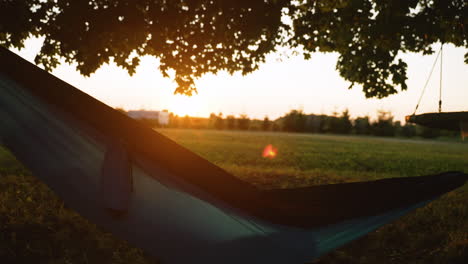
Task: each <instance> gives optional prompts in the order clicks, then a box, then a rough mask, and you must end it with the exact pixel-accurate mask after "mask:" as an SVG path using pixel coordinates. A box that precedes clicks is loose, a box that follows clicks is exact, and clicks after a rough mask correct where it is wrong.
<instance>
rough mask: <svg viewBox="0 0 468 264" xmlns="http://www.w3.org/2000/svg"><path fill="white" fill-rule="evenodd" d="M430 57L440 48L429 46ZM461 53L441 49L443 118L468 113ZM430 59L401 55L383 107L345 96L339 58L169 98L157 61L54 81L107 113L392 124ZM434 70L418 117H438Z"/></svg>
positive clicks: (201, 86)
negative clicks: (403, 71) (388, 118)
mask: <svg viewBox="0 0 468 264" xmlns="http://www.w3.org/2000/svg"><path fill="white" fill-rule="evenodd" d="M40 43H41V41H40V40H39V39H30V40H28V41H27V43H26V48H25V49H22V50H21V51H16V50H15V52H17V53H18V54H20V55H21V56H22V57H24V58H26V59H28V60H30V61H32V60H33V58H34V56H35V54H36V53H37V52H38V50H39V48H40ZM434 47H435V48H436V49H438V48H439V47H440V44H439V45H435V46H434ZM466 51H467V50H466V49H463V48H455V47H454V46H453V45H445V46H444V57H443V62H444V66H443V110H444V111H468V65H466V64H464V62H463V56H464V54H465V52H466ZM435 56H436V54H433V55H430V56H422V55H421V54H413V53H412V54H404V55H402V56H401V57H402V58H403V59H404V60H405V61H406V62H407V63H408V81H407V84H408V90H407V91H405V92H401V93H399V94H397V95H393V96H390V97H388V98H385V99H380V100H379V99H366V98H365V97H364V93H363V92H362V90H361V87H360V86H358V85H355V86H354V88H353V89H352V90H348V89H347V88H348V87H349V83H348V82H346V81H344V80H343V79H342V78H341V77H340V76H339V74H338V72H337V71H336V70H335V64H336V59H337V57H338V55H337V54H323V53H316V54H315V55H314V56H313V57H312V59H311V60H309V61H305V60H303V59H302V58H301V57H299V56H296V57H290V58H283V59H282V60H281V61H280V60H279V58H280V56H279V55H278V54H272V55H271V56H269V57H268V59H267V62H266V63H265V64H264V65H262V66H261V68H260V70H258V71H256V72H254V73H252V74H249V75H247V76H242V75H240V74H235V75H233V76H231V75H229V74H227V73H219V74H217V75H206V76H204V77H202V78H201V79H199V80H198V81H197V82H196V85H197V88H198V91H199V93H198V95H194V96H192V97H185V96H180V95H174V94H173V91H174V89H175V87H176V84H175V83H174V82H173V81H172V80H171V79H167V78H163V77H162V75H161V74H160V73H159V71H158V69H157V67H158V64H157V60H156V59H154V58H151V57H144V58H143V59H142V63H141V65H140V66H139V67H138V69H137V72H136V74H135V75H134V76H132V77H130V76H129V75H128V74H127V72H126V71H125V70H122V69H120V68H118V67H117V66H115V65H106V66H104V67H102V68H101V69H99V70H98V71H97V72H96V73H94V74H93V75H91V77H89V78H86V77H83V76H81V75H80V74H79V73H78V72H77V71H75V67H74V65H67V64H63V65H62V66H60V67H58V68H57V69H55V70H54V71H53V74H54V75H56V76H57V77H59V78H60V79H62V80H64V81H66V82H68V83H70V84H72V85H73V86H75V87H77V88H79V89H81V90H82V91H84V92H86V93H88V94H90V95H92V96H93V97H95V98H97V99H99V100H101V101H103V102H104V103H106V104H108V105H110V106H113V107H122V108H125V109H127V110H130V109H154V110H162V109H168V110H169V111H171V112H174V113H176V114H178V115H187V114H188V115H191V116H202V117H207V116H209V114H210V113H212V112H214V113H219V112H222V113H223V114H224V116H226V115H231V114H232V115H240V114H247V115H248V116H250V117H253V118H263V117H265V116H268V117H270V119H275V118H277V117H280V116H281V115H283V114H284V113H286V112H288V111H289V110H291V109H303V110H304V112H306V113H316V114H322V113H323V114H332V113H333V112H341V111H343V110H345V109H346V108H347V109H349V111H350V113H351V115H352V116H353V117H356V116H363V115H370V116H371V117H374V116H375V114H376V112H377V111H378V110H387V111H392V112H393V114H394V116H395V119H397V120H404V116H405V115H408V114H412V113H413V111H414V108H415V106H416V103H417V100H418V98H419V96H420V94H421V91H422V88H423V86H424V83H425V81H426V79H427V77H428V75H429V71H430V69H431V66H432V64H433V62H434V59H435ZM438 90H439V66H438V65H437V66H436V68H435V70H434V73H433V75H432V78H431V80H430V82H429V85H428V87H427V90H426V93H425V95H424V98H423V100H422V103H421V105H420V107H419V110H418V112H419V113H422V112H435V111H437V109H438V93H439V91H438Z"/></svg>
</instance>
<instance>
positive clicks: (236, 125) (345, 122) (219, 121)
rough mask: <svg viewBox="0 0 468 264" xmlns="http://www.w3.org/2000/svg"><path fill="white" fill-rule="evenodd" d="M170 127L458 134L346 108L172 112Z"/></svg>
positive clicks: (380, 113) (392, 134)
mask: <svg viewBox="0 0 468 264" xmlns="http://www.w3.org/2000/svg"><path fill="white" fill-rule="evenodd" d="M141 121H143V122H145V123H147V124H148V125H150V126H152V127H160V125H158V122H155V121H154V120H146V119H145V120H141ZM165 127H169V128H190V129H216V130H240V131H272V132H281V131H282V132H296V133H320V134H342V135H368V136H381V137H408V138H411V137H423V138H437V137H440V136H445V137H456V136H458V133H457V132H452V131H445V130H438V129H430V128H426V127H422V126H417V125H414V124H409V123H406V124H405V125H402V124H401V122H400V121H395V120H394V117H393V115H392V113H391V112H388V111H378V113H377V119H375V120H373V119H371V118H370V117H369V116H360V117H356V118H351V116H350V113H349V111H348V110H347V109H346V110H344V111H343V112H341V113H336V112H335V113H333V114H332V115H325V114H321V115H317V114H306V113H304V112H303V111H302V110H291V111H289V112H288V113H286V114H285V115H283V116H282V117H280V118H278V119H276V120H270V119H269V118H268V117H267V116H266V117H265V118H264V119H263V120H259V119H251V118H249V116H248V115H246V114H241V115H239V116H234V115H228V116H224V115H223V114H222V113H218V114H215V113H212V114H211V115H210V117H209V118H203V117H190V116H178V115H175V114H173V113H170V114H169V124H168V125H167V126H165Z"/></svg>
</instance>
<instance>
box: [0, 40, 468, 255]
mask: <svg viewBox="0 0 468 264" xmlns="http://www.w3.org/2000/svg"><path fill="white" fill-rule="evenodd" d="M0 143H1V144H3V145H4V146H6V147H7V148H8V149H10V151H11V152H12V153H13V154H14V155H15V156H16V157H17V159H18V160H19V161H21V162H22V163H23V164H25V165H26V166H27V167H28V168H29V169H30V170H31V171H32V172H33V174H34V175H35V176H37V177H38V178H39V179H41V180H42V181H43V182H45V183H46V184H47V185H48V186H49V187H50V188H51V189H52V190H53V191H54V192H56V193H57V194H58V195H59V196H60V197H61V198H62V199H63V200H64V201H65V203H67V205H68V206H70V207H71V208H73V209H75V210H76V211H77V212H79V213H80V214H81V215H83V216H84V217H86V218H88V219H90V220H91V221H92V222H94V223H96V224H98V225H99V226H100V227H102V228H104V229H105V230H108V231H110V232H112V233H114V234H115V235H116V236H118V237H121V238H124V239H126V240H127V241H129V242H130V243H132V244H134V245H136V246H138V247H140V248H143V249H144V250H145V251H147V252H148V253H149V254H150V255H153V256H155V257H157V258H159V259H160V260H161V261H162V262H163V263H187V262H192V263H304V262H307V261H310V260H312V259H314V258H317V257H319V256H321V255H323V254H325V253H327V252H329V251H331V250H333V249H336V248H337V247H339V246H341V245H343V244H346V243H348V242H350V241H352V240H355V239H357V238H359V237H361V236H363V235H365V234H367V233H368V232H371V231H372V230H375V229H377V228H379V227H380V226H382V225H384V224H386V223H388V222H390V221H393V220H395V219H397V218H399V217H401V216H402V215H404V214H406V213H408V212H409V211H411V210H413V209H415V208H418V207H421V206H423V205H425V204H426V203H428V202H430V201H432V200H434V199H436V198H437V197H439V196H440V195H442V194H444V193H446V192H448V191H451V190H453V189H455V188H457V187H459V186H461V185H463V184H464V183H465V181H466V180H467V175H466V174H463V173H461V172H446V173H442V174H438V175H430V176H421V177H411V178H395V179H384V180H377V181H371V182H357V183H346V184H333V185H323V186H313V187H306V188H299V189H281V190H259V189H257V188H255V187H254V186H252V185H249V184H248V183H246V182H243V181H241V180H239V179H238V178H236V177H234V176H232V175H230V174H229V173H227V172H226V171H224V170H223V169H221V168H219V167H217V166H215V165H213V164H212V163H210V162H208V161H206V160H205V159H203V158H201V157H199V156H197V155H196V154H194V153H192V152H191V151H189V150H187V149H185V148H183V147H181V146H180V145H178V144H177V143H175V142H173V141H171V140H170V139H168V138H166V137H164V136H162V135H161V134H159V133H157V132H155V131H154V130H152V129H150V128H149V127H146V126H144V125H142V124H140V123H139V122H137V121H135V120H132V119H131V118H129V117H127V116H126V115H124V114H122V113H119V112H118V111H115V110H114V109H112V108H110V107H108V106H106V105H105V104H103V103H101V102H99V101H97V100H95V99H93V98H92V97H90V96H88V95H87V94H85V93H83V92H81V91H79V90H78V89H75V88H74V87H72V86H70V85H69V84H67V83H65V82H63V81H61V80H59V79H57V78H55V77H54V76H52V75H51V74H49V73H47V72H45V71H43V70H41V69H39V68H38V67H36V66H34V65H33V64H30V63H29V62H27V61H25V60H23V59H22V58H20V57H19V56H17V55H15V54H13V53H11V52H10V51H8V50H6V49H4V48H0Z"/></svg>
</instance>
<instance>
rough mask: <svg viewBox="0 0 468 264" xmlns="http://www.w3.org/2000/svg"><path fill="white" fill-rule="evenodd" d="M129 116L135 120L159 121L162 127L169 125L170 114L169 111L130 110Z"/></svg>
mask: <svg viewBox="0 0 468 264" xmlns="http://www.w3.org/2000/svg"><path fill="white" fill-rule="evenodd" d="M127 115H128V116H129V117H131V118H134V119H151V120H158V123H159V124H160V125H168V124H169V113H168V112H167V110H163V111H148V110H130V111H128V112H127Z"/></svg>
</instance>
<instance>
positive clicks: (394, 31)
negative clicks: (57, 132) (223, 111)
mask: <svg viewBox="0 0 468 264" xmlns="http://www.w3.org/2000/svg"><path fill="white" fill-rule="evenodd" d="M467 27H468V2H466V0H392V1H389V0H320V1H319V0H236V1H232V0H187V1H184V0H114V1H113V0H87V1H76V0H3V1H1V2H0V45H3V46H6V47H17V48H21V47H23V44H24V41H25V40H26V39H27V38H29V37H31V36H35V37H44V43H43V46H42V48H41V50H40V52H39V54H38V55H37V56H36V58H35V62H36V63H38V64H41V65H43V66H44V67H45V69H46V70H51V69H53V68H54V67H56V66H57V65H58V64H59V63H60V61H61V59H64V60H65V61H66V62H69V63H72V62H75V63H77V70H78V71H79V72H80V73H81V74H83V75H85V76H88V75H90V74H92V73H93V72H95V71H96V70H97V69H98V68H99V67H100V66H102V65H103V64H105V63H109V62H110V61H112V60H113V61H114V62H115V63H116V64H117V65H119V66H121V67H123V68H124V69H126V70H127V71H128V73H129V74H133V73H134V72H135V68H136V67H137V66H138V64H139V61H140V60H139V57H140V56H143V55H151V56H154V57H156V58H158V59H159V61H160V66H159V70H160V71H161V72H162V73H163V75H164V76H166V77H168V76H169V72H170V71H171V70H173V71H174V73H175V74H174V77H173V78H174V79H175V81H176V82H177V84H178V87H177V89H176V91H175V92H176V93H182V94H188V95H190V94H192V93H193V92H196V87H195V85H194V81H195V79H196V78H198V77H200V76H202V75H203V74H206V73H216V72H218V71H221V70H226V71H228V72H229V73H234V72H239V71H240V72H241V73H242V74H248V73H250V72H252V71H254V70H256V69H258V67H259V66H260V65H261V63H263V62H264V61H265V57H266V55H267V54H269V53H272V52H274V51H275V50H276V49H277V48H278V47H289V48H291V49H294V50H296V51H298V52H300V53H302V54H303V56H304V58H306V59H310V58H312V57H313V56H312V55H313V54H312V53H314V52H318V51H319V52H337V53H339V58H338V61H337V66H336V67H337V70H338V71H339V73H340V75H341V76H342V77H343V78H344V79H346V80H348V81H350V82H351V83H352V84H360V85H362V88H363V91H364V93H365V95H366V96H367V97H377V98H382V97H385V96H388V95H390V94H394V93H397V92H398V91H400V90H405V89H407V85H406V79H407V73H406V70H407V64H406V63H405V62H404V61H403V60H401V59H400V58H399V55H400V54H401V53H403V52H422V53H423V54H431V53H433V52H434V51H433V50H432V49H431V45H432V44H434V43H438V42H440V43H452V44H454V45H455V46H461V47H467V48H468V37H467ZM465 62H467V63H468V53H467V54H466V55H465Z"/></svg>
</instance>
